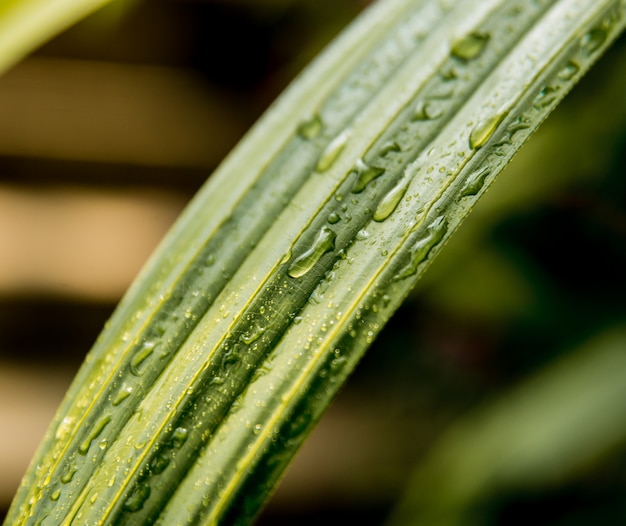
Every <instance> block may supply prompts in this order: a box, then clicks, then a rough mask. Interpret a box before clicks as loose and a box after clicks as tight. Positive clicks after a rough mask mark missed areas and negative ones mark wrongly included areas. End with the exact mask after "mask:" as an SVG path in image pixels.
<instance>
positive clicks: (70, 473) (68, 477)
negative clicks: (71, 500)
mask: <svg viewBox="0 0 626 526" xmlns="http://www.w3.org/2000/svg"><path fill="white" fill-rule="evenodd" d="M75 473H76V466H70V467H68V468H67V470H66V471H65V473H63V475H61V479H60V480H61V482H62V483H63V484H69V483H70V482H72V479H73V478H74V474H75Z"/></svg>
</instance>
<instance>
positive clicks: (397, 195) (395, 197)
mask: <svg viewBox="0 0 626 526" xmlns="http://www.w3.org/2000/svg"><path fill="white" fill-rule="evenodd" d="M410 182H411V181H410V179H408V178H407V179H402V180H401V181H400V182H399V183H398V184H397V185H396V186H394V187H393V188H392V189H391V190H389V192H387V195H385V196H384V197H383V198H382V200H381V201H380V203H379V204H378V207H376V211H375V212H374V221H384V220H385V219H387V218H388V217H389V216H390V215H391V214H392V212H393V211H394V210H395V209H396V207H397V206H398V203H400V200H401V199H402V197H403V196H404V194H405V193H406V191H407V188H408V187H409V183H410Z"/></svg>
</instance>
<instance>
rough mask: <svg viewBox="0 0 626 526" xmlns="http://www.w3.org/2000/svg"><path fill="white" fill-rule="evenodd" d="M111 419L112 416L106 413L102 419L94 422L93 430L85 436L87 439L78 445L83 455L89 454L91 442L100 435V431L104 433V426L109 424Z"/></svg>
mask: <svg viewBox="0 0 626 526" xmlns="http://www.w3.org/2000/svg"><path fill="white" fill-rule="evenodd" d="M110 421H111V416H110V415H105V416H103V417H102V418H101V419H100V420H98V422H96V423H95V424H94V426H93V428H92V430H91V433H89V434H88V435H87V437H86V438H85V440H83V442H82V443H81V444H80V446H78V452H79V453H80V454H81V455H86V454H87V451H89V447H90V446H91V443H92V442H93V441H94V440H95V439H96V438H97V437H98V435H99V434H100V433H102V431H104V428H105V427H106V426H107V424H108V423H109V422H110Z"/></svg>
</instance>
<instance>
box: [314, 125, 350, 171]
mask: <svg viewBox="0 0 626 526" xmlns="http://www.w3.org/2000/svg"><path fill="white" fill-rule="evenodd" d="M349 139H350V131H349V130H344V131H342V132H341V133H340V134H339V135H337V137H335V138H334V139H333V140H332V141H330V143H329V144H328V146H327V147H326V149H325V150H324V151H323V152H322V155H321V156H320V158H319V160H318V161H317V166H316V167H315V169H316V170H317V171H318V172H325V171H326V170H328V169H329V168H330V167H331V166H332V165H333V164H334V163H335V161H336V160H337V159H338V158H339V155H340V154H341V152H342V151H343V149H344V148H345V147H346V144H347V143H348V140H349Z"/></svg>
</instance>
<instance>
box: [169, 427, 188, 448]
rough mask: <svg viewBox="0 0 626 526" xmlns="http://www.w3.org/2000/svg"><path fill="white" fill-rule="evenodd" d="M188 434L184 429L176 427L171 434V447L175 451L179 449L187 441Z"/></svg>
mask: <svg viewBox="0 0 626 526" xmlns="http://www.w3.org/2000/svg"><path fill="white" fill-rule="evenodd" d="M188 434H189V432H188V431H187V429H185V428H184V427H177V428H176V429H175V430H174V432H173V433H172V445H173V446H174V447H175V448H176V449H180V448H181V446H182V445H183V444H184V443H185V442H186V441H187V436H188Z"/></svg>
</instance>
